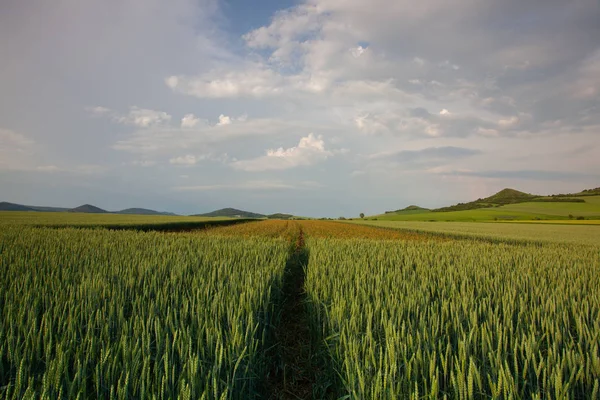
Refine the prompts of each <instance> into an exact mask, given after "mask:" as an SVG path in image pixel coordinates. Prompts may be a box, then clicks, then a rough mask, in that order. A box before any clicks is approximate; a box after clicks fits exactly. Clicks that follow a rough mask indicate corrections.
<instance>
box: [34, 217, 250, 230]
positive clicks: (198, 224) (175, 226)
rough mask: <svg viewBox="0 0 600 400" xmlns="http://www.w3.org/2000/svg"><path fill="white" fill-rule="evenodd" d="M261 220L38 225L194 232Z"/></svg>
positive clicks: (62, 227)
mask: <svg viewBox="0 0 600 400" xmlns="http://www.w3.org/2000/svg"><path fill="white" fill-rule="evenodd" d="M256 221H259V220H257V219H225V220H216V221H194V222H167V223H149V224H97V225H77V224H70V225H38V226H36V227H42V228H54V229H64V228H77V229H108V230H112V231H141V232H163V233H173V232H194V231H198V230H204V229H209V228H216V227H219V226H229V225H237V224H244V223H249V222H256Z"/></svg>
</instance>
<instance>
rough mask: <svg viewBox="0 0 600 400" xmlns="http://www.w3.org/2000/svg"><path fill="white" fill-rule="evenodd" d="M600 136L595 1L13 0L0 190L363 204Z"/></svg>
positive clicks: (541, 169) (571, 188) (552, 187)
mask: <svg viewBox="0 0 600 400" xmlns="http://www.w3.org/2000/svg"><path fill="white" fill-rule="evenodd" d="M599 155H600V3H598V1H597V0H572V1H568V2H565V1H563V0H560V1H559V0H530V1H522V0H504V1H491V0H482V1H472V0H453V1H447V0H424V1H420V2H414V1H407V0H406V1H405V0H397V1H390V0H371V1H368V2H366V1H363V0H307V1H304V2H295V1H291V0H285V1H275V0H268V1H257V2H247V1H241V0H226V1H225V0H224V1H217V0H171V1H164V0H163V1H160V0H143V1H142V0H102V1H100V0H87V1H81V0H56V1H53V2H48V1H46V0H26V1H22V0H3V1H1V2H0V201H10V202H15V203H21V204H29V205H45V206H64V207H76V206H78V205H81V204H84V203H91V204H94V205H96V206H98V207H101V208H104V209H108V210H118V209H124V208H128V207H144V208H151V209H157V210H165V211H172V212H176V213H183V214H192V213H202V212H209V211H212V210H214V209H218V208H223V207H235V208H240V209H244V210H249V211H254V212H261V213H275V212H286V213H293V214H296V215H304V216H313V217H321V216H328V217H337V216H346V217H351V216H357V215H358V214H359V213H361V212H363V213H365V214H367V215H369V214H376V213H382V212H384V211H386V210H395V209H399V208H402V207H405V206H408V205H410V204H417V205H420V206H424V207H439V206H445V205H450V204H454V203H457V202H464V201H470V200H473V199H476V198H479V197H486V196H488V195H491V194H493V193H494V192H496V191H498V190H500V189H503V188H505V187H511V188H515V189H518V190H522V191H525V192H529V193H536V194H551V193H566V192H576V191H579V190H582V189H585V188H592V187H598V186H600V157H599Z"/></svg>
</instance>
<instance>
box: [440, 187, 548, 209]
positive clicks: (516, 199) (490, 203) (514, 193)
mask: <svg viewBox="0 0 600 400" xmlns="http://www.w3.org/2000/svg"><path fill="white" fill-rule="evenodd" d="M538 197H541V196H537V195H534V194H529V193H525V192H521V191H518V190H515V189H510V188H506V189H502V190H501V191H499V192H498V193H496V194H493V195H491V196H489V197H486V198H483V199H477V200H475V201H471V202H468V203H458V204H455V205H453V206H449V207H442V208H437V209H435V210H432V211H434V212H448V211H464V210H476V209H478V208H487V207H499V206H502V205H506V204H516V203H524V202H526V201H531V200H533V199H536V198H538Z"/></svg>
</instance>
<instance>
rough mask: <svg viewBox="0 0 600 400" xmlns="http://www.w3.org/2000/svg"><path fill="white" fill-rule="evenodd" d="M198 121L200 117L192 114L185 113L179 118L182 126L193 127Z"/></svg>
mask: <svg viewBox="0 0 600 400" xmlns="http://www.w3.org/2000/svg"><path fill="white" fill-rule="evenodd" d="M199 123H200V118H197V117H196V116H195V115H194V114H185V115H184V116H183V118H181V127H182V128H194V127H195V126H197V125H198V124H199Z"/></svg>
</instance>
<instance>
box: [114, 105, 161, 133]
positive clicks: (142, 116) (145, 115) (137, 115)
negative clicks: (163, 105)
mask: <svg viewBox="0 0 600 400" xmlns="http://www.w3.org/2000/svg"><path fill="white" fill-rule="evenodd" d="M170 120H171V116H170V115H169V114H167V113H166V112H164V111H155V110H148V109H145V108H139V107H136V106H133V107H131V108H130V111H129V114H127V115H125V116H122V117H117V118H116V121H118V122H120V123H122V124H127V125H134V126H138V127H141V128H147V127H150V126H155V125H160V124H163V123H166V122H169V121H170Z"/></svg>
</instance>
